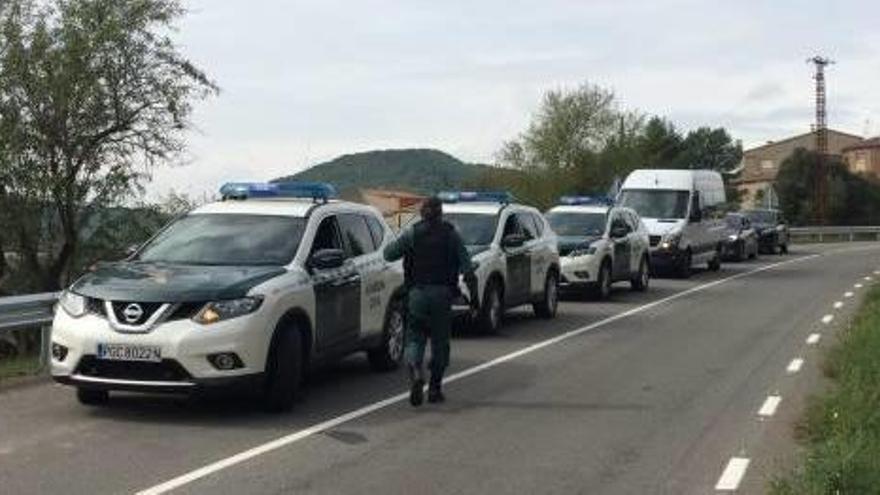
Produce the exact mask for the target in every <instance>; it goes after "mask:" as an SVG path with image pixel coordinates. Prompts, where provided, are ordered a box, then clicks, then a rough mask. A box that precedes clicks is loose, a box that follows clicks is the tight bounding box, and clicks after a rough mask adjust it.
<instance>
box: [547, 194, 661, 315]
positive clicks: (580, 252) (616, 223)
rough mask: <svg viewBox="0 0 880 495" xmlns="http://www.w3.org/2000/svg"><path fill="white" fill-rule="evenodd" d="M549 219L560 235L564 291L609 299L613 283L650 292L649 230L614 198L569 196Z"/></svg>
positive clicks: (636, 215) (552, 210) (550, 214)
mask: <svg viewBox="0 0 880 495" xmlns="http://www.w3.org/2000/svg"><path fill="white" fill-rule="evenodd" d="M547 220H548V221H549V222H550V226H551V227H552V228H553V230H554V231H555V232H556V234H557V235H558V236H559V255H560V264H561V266H562V280H561V286H562V288H563V289H565V290H569V291H589V292H592V294H593V295H594V296H595V297H597V298H599V299H606V298H608V297H609V296H610V295H611V285H612V284H613V283H614V282H618V281H626V282H629V283H630V285H631V286H632V289H633V290H637V291H644V290H646V289H647V288H648V283H649V280H650V252H649V244H648V231H647V229H646V228H645V225H644V224H643V223H642V221H641V219H640V218H639V215H638V214H637V213H636V212H635V211H634V210H632V209H630V208H624V207H615V206H613V200H611V199H610V198H604V197H593V196H564V197H562V198H560V200H559V205H558V206H555V207H553V208H551V209H550V211H548V212H547Z"/></svg>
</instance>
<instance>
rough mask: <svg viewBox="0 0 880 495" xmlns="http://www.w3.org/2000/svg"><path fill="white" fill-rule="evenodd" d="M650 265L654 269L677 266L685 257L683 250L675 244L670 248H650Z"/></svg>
mask: <svg viewBox="0 0 880 495" xmlns="http://www.w3.org/2000/svg"><path fill="white" fill-rule="evenodd" d="M650 253H651V267H652V268H655V269H664V268H675V267H677V266H679V265H680V264H681V263H682V262H683V261H684V257H685V252H684V251H682V250H681V249H679V248H678V247H677V246H675V247H671V248H666V249H664V248H660V247H657V248H652V249H651V250H650Z"/></svg>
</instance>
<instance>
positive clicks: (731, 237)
mask: <svg viewBox="0 0 880 495" xmlns="http://www.w3.org/2000/svg"><path fill="white" fill-rule="evenodd" d="M727 238H728V239H730V240H731V241H735V240H737V239H739V236H738V235H736V234H731V235H729V236H727Z"/></svg>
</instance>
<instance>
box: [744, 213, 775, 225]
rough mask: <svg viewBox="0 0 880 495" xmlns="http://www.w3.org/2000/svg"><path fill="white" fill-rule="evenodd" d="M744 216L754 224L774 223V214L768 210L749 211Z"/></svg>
mask: <svg viewBox="0 0 880 495" xmlns="http://www.w3.org/2000/svg"><path fill="white" fill-rule="evenodd" d="M746 215H747V216H748V217H749V219H751V220H752V222H754V223H768V224H772V223H776V212H775V211H770V210H750V211H747V212H746Z"/></svg>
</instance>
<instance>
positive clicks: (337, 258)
mask: <svg viewBox="0 0 880 495" xmlns="http://www.w3.org/2000/svg"><path fill="white" fill-rule="evenodd" d="M344 264H345V252H344V251H342V250H341V249H321V250H319V251H316V252H315V253H314V254H312V256H311V257H309V261H308V262H306V268H308V269H309V270H332V269H334V268H340V267H341V266H342V265H344Z"/></svg>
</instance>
